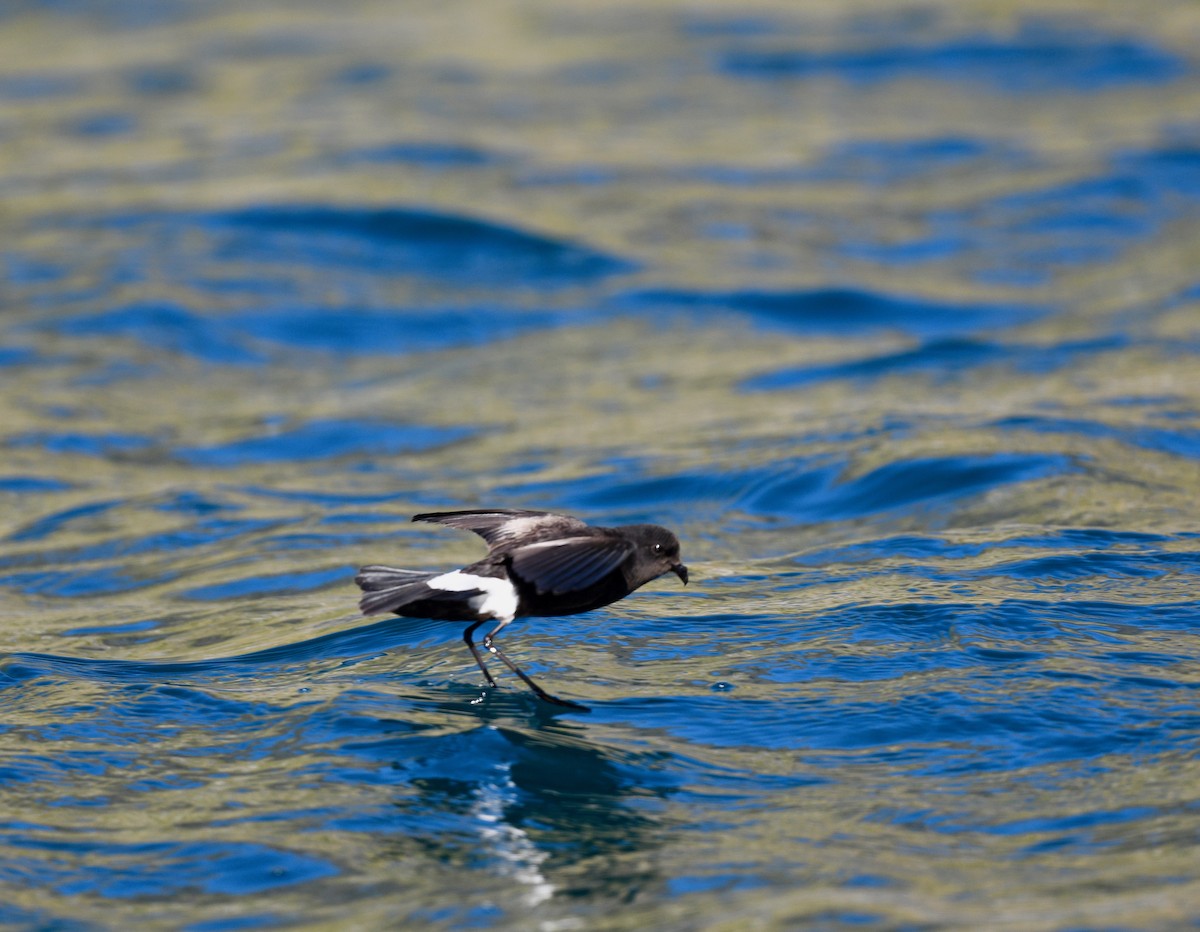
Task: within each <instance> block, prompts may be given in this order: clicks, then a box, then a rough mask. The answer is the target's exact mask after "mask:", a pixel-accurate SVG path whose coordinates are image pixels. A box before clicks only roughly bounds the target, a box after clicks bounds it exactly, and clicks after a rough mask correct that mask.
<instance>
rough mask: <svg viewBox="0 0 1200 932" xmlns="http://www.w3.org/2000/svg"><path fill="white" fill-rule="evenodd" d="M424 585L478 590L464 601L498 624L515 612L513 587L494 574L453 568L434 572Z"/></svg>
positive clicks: (451, 589)
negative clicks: (478, 573) (476, 593)
mask: <svg viewBox="0 0 1200 932" xmlns="http://www.w3.org/2000/svg"><path fill="white" fill-rule="evenodd" d="M425 585H427V586H429V588H431V589H441V590H442V591H443V592H471V591H472V590H475V591H478V592H480V593H482V594H481V595H477V596H472V597H471V598H470V599H469V600H468V603H467V604H469V605H470V606H471V609H472V610H473V611H476V612H478V613H479V614H480V615H483V616H484V617H489V616H490V617H492V618H495V619H496V620H497V621H498V622H500V624H501V625H506V624H508V623H509V622H510V621H512V620H513V618H514V617H516V614H517V589H516V587H515V586H514V585H513V584H512V583H510V582H509V581H508V580H507V579H496V577H494V576H476V575H475V574H474V573H464V572H463V571H462V570H454V571H453V572H452V573H443V574H442V575H441V576H434V577H433V579H430V580H428V581H427V582H426V583H425Z"/></svg>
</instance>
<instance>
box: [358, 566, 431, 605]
mask: <svg viewBox="0 0 1200 932" xmlns="http://www.w3.org/2000/svg"><path fill="white" fill-rule="evenodd" d="M437 575H438V574H437V573H423V572H421V571H420V570H402V569H397V568H396V567H394V566H364V567H363V568H362V569H361V570H359V571H358V575H357V576H355V577H354V581H355V582H356V583H358V587H359V588H360V589H362V591H363V597H362V598H361V599H360V600H359V602H358V607H359V609H360V610H361V611H362V613H363V614H364V615H381V614H383V613H384V612H394V611H396V609H398V608H403V607H404V606H405V605H407V604H408V603H409V602H416V601H417V600H419V599H422V598H425V597H426V596H428V595H429V587H428V586H426V585H425V583H426V582H427V581H428V580H430V579H433V577H435V576H437Z"/></svg>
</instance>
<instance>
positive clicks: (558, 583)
mask: <svg viewBox="0 0 1200 932" xmlns="http://www.w3.org/2000/svg"><path fill="white" fill-rule="evenodd" d="M633 549H634V545H633V544H632V543H631V542H630V541H627V540H624V539H623V538H620V537H568V538H565V539H562V540H548V541H542V542H540V543H536V544H526V545H525V546H523V547H518V548H517V549H516V550H514V551H513V552H512V555H511V563H510V570H509V573H510V575H512V576H515V577H517V579H518V580H519V581H521V582H524V583H527V584H529V585H531V586H533V587H534V588H535V589H536V590H537V591H538V592H539V593H541V594H542V595H559V594H562V593H566V592H576V591H578V590H580V589H586V588H587V587H588V586H591V585H594V584H595V583H598V582H600V580H602V579H603V578H604V577H605V576H607V575H608V574H609V573H611V572H612V571H613V570H615V569H616V568H617V567H618V566H620V565H621V564H622V563H623V562H624V561H625V558H626V557H628V556H629V555H630V554H631V553H632V552H633Z"/></svg>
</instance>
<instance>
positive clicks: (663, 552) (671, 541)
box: [354, 508, 688, 709]
mask: <svg viewBox="0 0 1200 932" xmlns="http://www.w3.org/2000/svg"><path fill="white" fill-rule="evenodd" d="M413 520H414V521H430V522H433V523H434V524H448V525H450V526H451V527H458V528H465V529H466V530H468V531H474V532H475V533H476V534H478V535H479V536H480V537H482V538H483V539H484V540H485V541H487V543H488V546H489V550H488V553H487V556H485V557H484V558H483V559H482V560H479V561H477V562H475V563H472V564H471V565H470V566H466V567H463V569H461V570H451V571H450V572H448V573H438V572H432V573H431V572H425V571H420V570H404V569H396V568H395V567H391V566H364V567H363V568H362V569H361V570H359V573H358V576H356V577H355V580H354V581H355V582H356V583H358V585H359V587H360V588H361V589H362V590H363V597H362V599H361V601H360V602H359V607H360V608H361V609H362V611H363V614H364V615H379V614H382V613H384V612H395V613H396V614H397V615H405V616H407V617H410V618H433V619H437V620H439V621H465V622H468V624H467V629H466V630H465V631H464V632H463V640H464V641H465V642H466V644H467V647H468V648H470V651H471V655H472V656H473V657H474V658H475V662H476V663H477V664H479V669H480V670H482V671H483V675H484V678H485V679H487V681H488V685H489V686H495V685H496V681H495V680H494V679H492V674H491V673H490V672H488V668H487V667H486V666H485V665H484V662H483V658H482V657H481V656H480V655H479V650H478V648H476V646H475V642H474V641H473V640H471V635H472V634H473V633H474V631H475V629H476V628H478V627H479V626H480V625H482V624H485V623H487V622H489V621H494V622H496V627H494V628H493V629H492V630H491V631H489V632H488V633H487V634H486V635H485V636H484V638H483V646H484V648H485V649H486V650H487V651H488V652H489V653H492V654H494V655H495V656H497V657H499V658H500V660H501V661H502V662H503V663H504V664H505V666H507V667H508V668H509V669H510V670H512V671H513V673H515V674H516V675H517V676H519V677H520V678H521V679H522V680H523V681H524V683H525V685H526V686H528V687H529V688H530V689H532V690H533V691H534V693H536V694H537V696H538V697H539V698H540V699H543V700H545V701H546V702H552V703H554V704H555V705H562V706H569V707H570V708H574V709H585V708H586V706H581V705H579V704H578V703H575V702H569V701H568V700H566V699H559V698H558V697H556V696H552V695H550V694H549V693H548V692H546V691H545V690H544V689H542V687H540V686H538V684H537V683H535V682H534V681H533V680H531V679H530V678H529V677H528V676H527V675H526V674H525V673H524V672H523V671H522V670H521V669H520V668H519V667H518V666H517V665H516V664H515V663H513V662H512V661H511V660H509V659H508V657H506V656H505V655H504V653H503V651H501V650H500V648H499V647H497V646H496V645H495V643H493V641H494V638H495V637H496V635H497V634H499V633H500V630H501V629H502V628H503V627H504V626H505V625H507V624H508V623H509V622H511V621H512V620H513V619H515V618H524V617H526V616H529V615H535V616H553V615H575V614H577V613H579V612H588V611H591V610H592V609H594V608H600V607H601V606H604V605H609V604H610V603H612V602H616V601H617V600H618V599H623V598H625V596H627V595H629V593H631V592H633V591H634V590H635V589H637V588H639V587H640V586H644V585H645V584H646V583H648V582H650V580H652V579H657V578H658V577H659V576H662V575H663V574H664V573H674V574H675V575H676V576H678V577H679V578H680V579H681V580H682V581H683V583H684V584H685V585H686V584H687V581H688V571H687V567H686V566H684V565H683V563H682V562H680V559H679V541H678V540H677V539H676V538H675V535H674V534H672V533H671V532H670V531H668V530H667V529H666V528H662V527H659V526H658V525H657V524H628V525H624V526H622V527H591V526H589V525H587V524H584V523H583V522H582V521H580V520H579V519H578V518H572V517H570V516H569V515H556V514H550V513H548V512H545V511H521V510H517V509H509V508H501V509H495V510H491V511H442V512H432V513H429V514H421V515H415V516H414V517H413Z"/></svg>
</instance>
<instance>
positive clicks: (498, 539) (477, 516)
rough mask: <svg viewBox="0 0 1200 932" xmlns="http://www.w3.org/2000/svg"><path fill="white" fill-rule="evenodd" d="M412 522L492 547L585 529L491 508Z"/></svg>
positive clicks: (566, 520) (555, 518)
mask: <svg viewBox="0 0 1200 932" xmlns="http://www.w3.org/2000/svg"><path fill="white" fill-rule="evenodd" d="M413 520H414V521H428V522H431V523H433V524H445V525H449V526H450V527H458V528H463V529H464V530H467V531H474V532H475V533H476V534H478V535H479V536H480V537H482V538H483V539H484V540H486V541H487V542H488V544H489V545H490V546H492V547H496V546H498V545H500V544H505V543H511V542H512V541H514V540H516V539H517V538H518V537H524V536H527V535H528V536H539V535H546V536H550V535H562V534H570V533H572V532H575V531H579V530H582V529H584V528H586V527H587V525H586V524H584V523H583V522H582V521H580V520H579V519H578V518H572V517H571V516H570V515H556V514H552V513H550V512H548V511H525V510H523V509H520V508H493V509H490V510H488V511H431V512H427V513H425V514H420V515H413Z"/></svg>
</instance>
